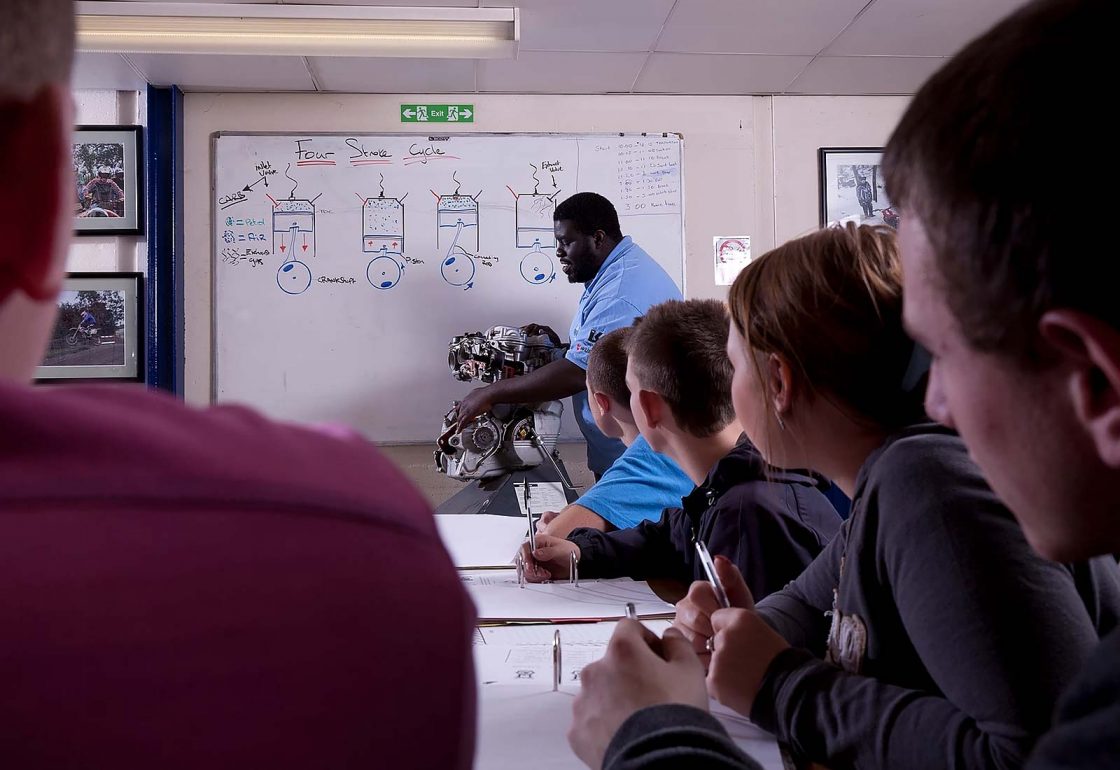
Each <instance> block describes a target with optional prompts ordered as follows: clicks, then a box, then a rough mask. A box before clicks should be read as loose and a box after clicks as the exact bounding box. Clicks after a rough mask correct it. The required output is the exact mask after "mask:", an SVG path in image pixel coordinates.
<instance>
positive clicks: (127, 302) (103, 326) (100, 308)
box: [35, 273, 144, 382]
mask: <svg viewBox="0 0 1120 770" xmlns="http://www.w3.org/2000/svg"><path fill="white" fill-rule="evenodd" d="M141 281H142V276H141V274H140V273H71V274H70V275H69V276H67V278H66V283H65V284H64V286H63V290H62V292H61V293H60V294H59V296H58V311H57V315H56V316H55V325H54V330H53V331H52V332H51V337H50V341H49V342H48V344H47V350H46V355H45V356H44V357H43V362H42V364H40V365H39V368H38V370H37V371H36V373H35V377H36V380H37V381H40V382H42V381H47V380H75V379H78V380H127V381H133V382H137V381H141V380H142V379H143V375H144V372H143V369H142V361H141V358H142V357H141V353H142V350H143V340H142V337H143V326H142V324H141V322H140V318H141V307H142V302H143V296H142V291H141Z"/></svg>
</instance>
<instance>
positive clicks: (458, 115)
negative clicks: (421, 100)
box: [401, 104, 474, 123]
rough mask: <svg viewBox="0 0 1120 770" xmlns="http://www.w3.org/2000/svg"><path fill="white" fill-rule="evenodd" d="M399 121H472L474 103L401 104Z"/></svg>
mask: <svg viewBox="0 0 1120 770" xmlns="http://www.w3.org/2000/svg"><path fill="white" fill-rule="evenodd" d="M401 123H474V105H473V104H402V105H401Z"/></svg>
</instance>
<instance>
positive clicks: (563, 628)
mask: <svg viewBox="0 0 1120 770" xmlns="http://www.w3.org/2000/svg"><path fill="white" fill-rule="evenodd" d="M617 625H618V623H616V622H615V621H606V622H603V623H565V624H563V625H560V626H557V625H553V624H551V623H545V624H540V625H532V626H528V625H513V626H487V627H486V628H482V629H479V635H480V636H481V637H482V644H494V645H498V646H502V645H505V646H514V645H531V644H552V632H553V631H555V630H556V629H557V628H559V629H560V638H561V641H562V642H563V644H564V645H573V644H576V645H598V646H600V647H603V648H606V646H607V643H608V642H609V641H610V640H611V635H612V634H614V629H615V627H616V626H617ZM642 625H644V626H645V627H646V628H648V629H649V630H650V631H652V632H653V633H655V634H657V635H658V636H661V635H662V634H663V633H665V629H667V628H668V627H669V626H671V625H672V622H671V621H669V620H658V619H656V618H651V619H649V620H643V621H642Z"/></svg>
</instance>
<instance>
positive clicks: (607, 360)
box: [587, 326, 633, 408]
mask: <svg viewBox="0 0 1120 770" xmlns="http://www.w3.org/2000/svg"><path fill="white" fill-rule="evenodd" d="M632 331H633V328H632V327H630V326H624V327H622V328H621V329H615V330H614V331H613V332H608V333H607V334H604V335H603V336H602V337H600V338H599V341H598V342H596V343H595V344H594V345H593V346H592V347H591V354H590V355H589V356H588V357H587V384H588V385H590V386H591V389H592V390H596V391H599V392H600V393H606V394H607V395H608V396H610V397H611V398H613V399H614V400H615V401H617V402H618V403H620V404H622V405H623V406H625V407H627V408H629V407H630V388H628V387H626V343H627V340H629V339H630V333H631V332H632Z"/></svg>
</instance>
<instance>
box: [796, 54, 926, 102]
mask: <svg viewBox="0 0 1120 770" xmlns="http://www.w3.org/2000/svg"><path fill="white" fill-rule="evenodd" d="M944 63H945V60H944V59H941V58H937V57H928V58H927V57H900V56H821V57H818V58H817V59H815V60H814V61H813V63H812V64H810V65H809V67H808V68H807V69H806V70H805V72H803V73H802V74H801V77H799V78H797V80H796V81H794V83H793V85H791V86H790V87H789V91H788V93H794V94H844V95H852V96H857V95H862V94H912V93H914V92H915V91H917V90H918V87H919V86H921V85H922V83H924V82H925V81H926V80H927V79H928V78H929V76H930V75H932V74H933V73H934V72H936V71H937V69H938V68H939V67H941V65H942V64H944Z"/></svg>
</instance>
